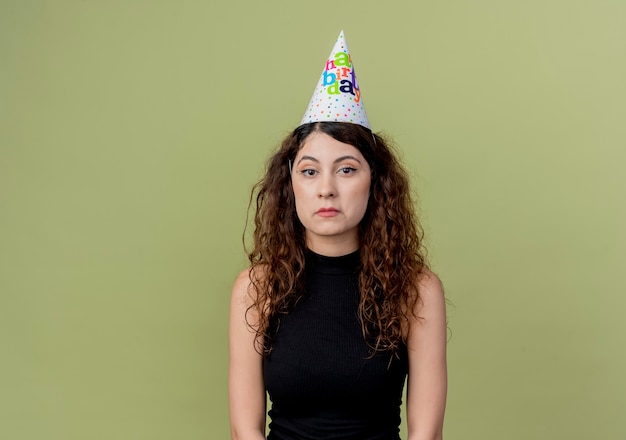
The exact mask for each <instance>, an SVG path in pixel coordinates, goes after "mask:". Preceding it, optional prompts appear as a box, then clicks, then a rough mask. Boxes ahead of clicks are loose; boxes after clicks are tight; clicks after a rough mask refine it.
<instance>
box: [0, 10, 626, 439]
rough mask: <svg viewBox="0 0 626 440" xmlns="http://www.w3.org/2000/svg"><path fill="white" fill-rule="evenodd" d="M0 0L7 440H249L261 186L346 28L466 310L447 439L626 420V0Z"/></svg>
mask: <svg viewBox="0 0 626 440" xmlns="http://www.w3.org/2000/svg"><path fill="white" fill-rule="evenodd" d="M221 3H222V4H220V5H216V2H215V1H192V0H182V1H169V2H168V1H147V0H144V1H139V0H137V1H77V0H75V1H66V0H62V1H61V0H59V1H54V2H53V1H43V0H41V1H35V0H32V1H27V0H23V1H19V0H4V1H2V2H0V357H1V358H0V396H1V397H0V438H3V439H11V440H23V439H47V440H57V439H58V440H61V439H63V440H79V439H80V440H83V439H90V440H101V439H102V440H111V439H120V440H142V439H146V440H148V439H149V440H159V439H164V440H166V439H167V440H169V439H179V438H180V439H189V440H191V439H224V438H228V421H227V418H228V412H227V389H226V377H227V341H226V337H227V334H226V323H227V307H228V297H229V293H230V286H231V284H232V281H233V279H234V277H235V275H236V274H237V273H238V271H239V270H241V269H242V268H243V267H244V266H245V256H244V254H243V251H242V247H241V234H242V231H243V227H244V223H245V212H246V206H247V201H248V193H249V189H250V187H251V185H252V184H253V183H254V182H255V181H256V179H257V178H258V177H259V176H260V173H261V172H262V169H263V162H264V160H265V159H266V158H267V156H268V154H269V153H270V151H271V149H272V148H273V147H274V146H275V145H276V144H277V143H278V142H279V140H280V139H281V138H282V136H283V135H284V134H285V133H286V132H288V131H289V130H290V129H292V128H293V127H294V126H295V125H297V124H298V122H299V120H300V117H301V115H302V113H303V112H304V110H305V107H306V105H307V103H308V99H309V98H310V95H311V93H312V91H313V87H314V84H315V81H316V79H317V77H318V75H319V74H320V71H321V68H322V64H323V62H324V59H325V57H326V56H327V55H328V53H329V51H330V49H331V47H332V43H333V41H334V39H335V37H336V36H337V34H338V33H339V30H341V29H342V28H343V29H344V30H345V32H346V36H347V39H348V41H349V44H350V48H351V51H352V55H353V58H354V60H355V63H356V65H357V70H358V74H359V80H360V84H361V87H362V90H363V93H364V95H363V96H364V102H365V106H366V108H367V110H368V114H369V118H370V121H371V122H372V125H373V126H374V128H375V129H376V130H383V131H385V132H386V133H388V134H390V135H391V136H393V138H394V139H395V141H396V143H397V144H398V145H399V147H400V149H401V151H402V156H403V158H404V161H405V163H406V164H407V166H408V167H409V168H410V170H411V172H412V174H413V175H414V182H415V188H416V191H417V193H418V194H419V204H420V210H421V213H422V218H423V222H424V225H425V227H426V230H427V232H428V243H429V247H430V256H431V260H432V264H433V267H434V269H435V270H436V271H437V272H438V273H439V274H440V276H441V277H442V278H443V280H444V284H445V286H446V289H447V294H448V297H449V299H450V300H451V302H452V303H453V306H451V307H450V310H449V325H450V329H451V332H450V333H451V336H450V344H449V364H450V392H449V405H448V412H447V419H446V429H445V431H446V432H445V434H446V438H447V439H448V440H454V439H459V440H460V439H463V440H466V439H480V440H491V439H493V440H502V439H507V440H518V439H519V440H522V439H523V440H527V439H550V440H553V439H567V440H573V439H580V440H588V439H591V438H602V439H606V440H612V439H615V440H617V439H623V438H625V436H626V422H625V419H624V417H623V414H622V413H623V410H624V408H625V407H626V381H625V379H624V371H626V353H625V352H624V336H625V335H626V324H625V323H624V321H625V320H624V319H623V315H624V311H625V309H626V299H625V297H626V282H625V277H624V269H623V266H624V263H625V262H626V252H625V248H626V232H625V226H624V225H625V224H626V207H625V205H626V204H625V197H624V189H625V188H626V176H625V174H626V173H625V172H624V164H625V162H626V152H625V149H626V123H624V120H625V119H626V104H625V102H626V81H625V78H626V55H625V54H626V52H625V51H624V43H625V41H626V3H625V2H623V1H621V0H613V1H611V0H594V1H586V0H585V1H583V0H541V1H540V0H531V1H502V0H477V1H449V2H446V1H403V2H399V1H398V2H393V1H390V2H372V4H371V5H368V4H366V3H365V2H362V1H344V2H317V3H316V2H310V3H305V2H296V1H281V2H279V1H266V2H258V1H254V2H253V1H248V2H243V3H242V2H221Z"/></svg>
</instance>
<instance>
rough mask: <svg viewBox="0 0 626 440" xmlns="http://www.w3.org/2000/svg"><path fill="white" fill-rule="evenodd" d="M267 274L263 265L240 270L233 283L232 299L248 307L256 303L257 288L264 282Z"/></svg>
mask: <svg viewBox="0 0 626 440" xmlns="http://www.w3.org/2000/svg"><path fill="white" fill-rule="evenodd" d="M264 275H265V270H264V268H263V267H260V266H256V267H254V268H250V267H248V268H246V269H244V270H242V271H241V272H239V274H238V275H237V277H236V278H235V282H234V283H233V290H232V295H231V299H232V301H233V303H239V304H241V305H245V306H246V307H248V306H250V305H251V304H254V303H256V302H257V300H258V295H257V289H256V288H255V286H258V285H260V284H261V283H262V281H263V278H264Z"/></svg>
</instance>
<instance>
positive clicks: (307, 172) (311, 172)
mask: <svg viewBox="0 0 626 440" xmlns="http://www.w3.org/2000/svg"><path fill="white" fill-rule="evenodd" d="M300 174H302V175H303V176H309V177H310V176H315V175H316V174H317V170H314V169H313V168H306V169H304V170H301V171H300Z"/></svg>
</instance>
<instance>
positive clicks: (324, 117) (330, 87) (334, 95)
mask: <svg viewBox="0 0 626 440" xmlns="http://www.w3.org/2000/svg"><path fill="white" fill-rule="evenodd" d="M324 121H330V122H351V123H353V124H359V125H362V126H363V127H366V128H369V129H371V127H370V123H369V121H368V120H367V114H366V113H365V108H364V107H363V97H362V96H361V89H360V88H359V84H358V82H357V79H356V73H355V72H354V64H353V63H352V57H351V56H350V51H349V50H348V43H346V37H345V36H344V35H343V31H341V33H340V34H339V37H337V41H336V42H335V46H334V47H333V50H332V52H331V53H330V56H329V57H328V60H327V61H326V65H325V66H324V70H323V71H322V75H321V76H320V79H319V81H318V83H317V86H316V87H315V91H314V92H313V97H312V98H311V102H310V103H309V107H308V108H307V111H306V113H305V114H304V117H303V118H302V121H300V125H303V124H308V123H310V122H324Z"/></svg>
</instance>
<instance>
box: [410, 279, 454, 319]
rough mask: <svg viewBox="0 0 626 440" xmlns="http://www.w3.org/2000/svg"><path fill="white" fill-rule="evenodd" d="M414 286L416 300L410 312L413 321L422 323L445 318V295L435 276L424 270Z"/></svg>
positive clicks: (439, 281) (441, 284) (440, 283)
mask: <svg viewBox="0 0 626 440" xmlns="http://www.w3.org/2000/svg"><path fill="white" fill-rule="evenodd" d="M415 286H416V288H417V291H416V295H417V298H416V301H415V302H414V303H413V310H412V312H413V313H412V315H413V317H414V320H415V321H417V322H421V323H423V321H424V320H428V319H433V318H434V319H438V317H442V316H445V304H446V299H445V293H444V288H443V283H442V282H441V280H440V279H439V277H438V276H437V274H435V273H434V272H433V271H431V270H430V269H428V268H424V269H423V270H422V271H421V272H420V273H419V275H418V276H417V280H416V283H415ZM444 319H445V318H444Z"/></svg>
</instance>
